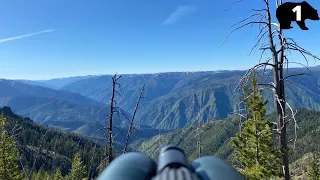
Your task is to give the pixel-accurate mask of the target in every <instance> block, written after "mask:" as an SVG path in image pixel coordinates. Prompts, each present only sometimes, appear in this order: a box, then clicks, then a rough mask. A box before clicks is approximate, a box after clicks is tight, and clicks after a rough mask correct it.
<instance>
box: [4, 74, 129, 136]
mask: <svg viewBox="0 0 320 180" xmlns="http://www.w3.org/2000/svg"><path fill="white" fill-rule="evenodd" d="M0 87H1V89H0V106H10V107H11V108H12V109H13V111H15V112H17V113H19V114H21V115H24V116H28V117H30V118H32V119H33V120H35V121H36V122H39V123H41V124H44V125H48V126H57V127H60V128H63V129H68V130H70V131H73V130H76V129H78V128H80V127H82V126H84V125H86V124H88V123H91V122H93V121H103V120H104V119H105V118H106V117H107V115H108V111H109V109H105V110H104V111H102V112H101V113H99V114H96V113H98V112H99V111H100V109H101V108H102V107H103V106H105V105H103V104H101V103H99V102H97V101H95V100H92V99H90V98H87V97H84V96H82V95H79V94H76V93H71V92H68V91H60V90H59V91H58V90H53V89H49V88H44V87H40V86H32V85H27V84H24V83H21V82H17V81H12V80H0ZM121 119H122V120H124V118H123V117H121ZM114 122H115V125H120V124H121V123H122V122H123V121H120V120H119V118H118V117H115V121H114Z"/></svg>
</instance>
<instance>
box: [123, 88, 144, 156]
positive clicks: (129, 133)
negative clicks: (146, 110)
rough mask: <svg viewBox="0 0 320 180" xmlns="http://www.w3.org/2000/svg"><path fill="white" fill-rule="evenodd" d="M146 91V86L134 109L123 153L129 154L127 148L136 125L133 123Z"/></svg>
mask: <svg viewBox="0 0 320 180" xmlns="http://www.w3.org/2000/svg"><path fill="white" fill-rule="evenodd" d="M144 90H145V85H143V86H142V89H141V91H140V95H139V97H138V100H137V103H136V107H135V108H134V111H133V114H132V118H131V121H130V126H129V129H128V133H127V137H126V143H125V146H124V149H123V153H126V152H127V148H128V144H129V138H130V135H131V130H132V128H133V126H134V123H133V122H134V118H135V117H136V113H137V110H138V107H139V104H140V101H141V99H142V98H143V97H142V96H143V92H144Z"/></svg>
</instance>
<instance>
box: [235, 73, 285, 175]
mask: <svg viewBox="0 0 320 180" xmlns="http://www.w3.org/2000/svg"><path fill="white" fill-rule="evenodd" d="M243 92H244V97H242V102H243V103H244V106H245V107H246V110H247V120H246V121H245V122H243V123H242V125H241V126H242V131H241V132H239V133H237V135H236V137H235V138H233V139H232V147H233V149H234V153H233V159H234V160H235V161H236V162H237V163H238V165H239V166H240V167H238V169H239V171H240V173H241V174H243V175H244V176H245V177H246V179H249V180H258V179H259V180H260V179H265V178H271V177H275V176H279V173H280V167H279V165H280V158H279V151H278V150H277V149H276V148H274V147H273V133H272V124H271V123H270V122H268V121H267V120H266V119H265V115H266V105H267V101H263V98H262V94H261V90H260V89H258V88H257V76H256V75H255V74H253V75H252V77H251V79H250V87H249V88H248V89H246V88H245V87H243Z"/></svg>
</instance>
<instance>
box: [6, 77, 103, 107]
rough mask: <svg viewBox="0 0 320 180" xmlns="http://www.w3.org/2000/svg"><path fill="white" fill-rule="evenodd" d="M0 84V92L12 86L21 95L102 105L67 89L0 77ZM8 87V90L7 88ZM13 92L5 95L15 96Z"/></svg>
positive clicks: (10, 88) (87, 104)
mask: <svg viewBox="0 0 320 180" xmlns="http://www.w3.org/2000/svg"><path fill="white" fill-rule="evenodd" d="M0 84H2V85H1V86H2V87H3V88H1V89H0V93H2V92H3V91H4V92H7V91H10V90H12V88H14V89H15V91H16V90H17V91H20V92H21V93H22V94H23V95H25V96H26V95H30V96H36V97H44V98H52V99H61V100H67V101H69V102H72V103H76V104H79V105H85V106H96V107H102V106H103V105H102V104H101V103H99V102H97V101H95V100H92V99H90V98H88V97H85V96H82V95H80V94H76V93H71V92H68V91H61V90H53V89H50V88H45V87H41V86H33V85H28V84H25V83H21V82H19V81H13V80H5V79H0ZM8 89H9V90H8ZM15 95H16V93H14V94H8V95H7V96H15Z"/></svg>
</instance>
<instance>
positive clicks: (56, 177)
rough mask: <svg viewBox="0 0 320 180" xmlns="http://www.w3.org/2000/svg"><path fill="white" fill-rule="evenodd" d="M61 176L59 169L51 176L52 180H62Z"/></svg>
mask: <svg viewBox="0 0 320 180" xmlns="http://www.w3.org/2000/svg"><path fill="white" fill-rule="evenodd" d="M63 179H64V178H63V176H62V173H61V171H60V169H59V168H57V169H56V171H55V173H54V175H53V179H52V180H63Z"/></svg>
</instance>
